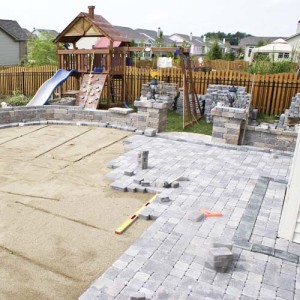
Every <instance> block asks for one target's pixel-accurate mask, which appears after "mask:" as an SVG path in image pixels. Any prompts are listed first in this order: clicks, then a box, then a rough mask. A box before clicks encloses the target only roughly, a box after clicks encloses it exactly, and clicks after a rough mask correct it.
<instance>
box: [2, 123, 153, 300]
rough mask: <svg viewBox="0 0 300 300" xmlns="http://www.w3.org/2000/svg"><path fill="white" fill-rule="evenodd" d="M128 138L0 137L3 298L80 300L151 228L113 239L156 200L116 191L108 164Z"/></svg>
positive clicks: (73, 130) (39, 133)
mask: <svg viewBox="0 0 300 300" xmlns="http://www.w3.org/2000/svg"><path fill="white" fill-rule="evenodd" d="M128 135H129V133H128V132H123V131H116V130H113V129H103V128H91V127H75V126H74V127H72V126H70V127H68V126H29V127H21V128H20V127H18V128H11V129H5V130H1V131H0V182H1V185H0V259H1V265H0V299H77V298H78V296H79V295H81V294H82V293H83V291H84V290H85V289H86V288H87V287H88V286H89V285H90V283H91V282H92V281H93V280H94V279H95V278H97V277H99V275H100V274H101V273H102V272H103V271H104V270H105V269H106V268H107V267H108V266H110V265H111V264H112V263H113V262H114V261H115V260H116V259H117V258H118V257H119V256H120V255H121V254H122V253H123V252H124V251H125V250H126V249H127V248H128V247H129V245H130V244H132V242H133V241H134V240H135V239H136V238H137V237H139V236H140V235H141V233H142V232H143V231H144V230H145V229H146V228H147V227H148V226H149V225H150V223H149V222H146V221H142V220H139V221H138V222H135V224H134V225H133V226H132V227H131V228H130V229H129V230H128V231H127V232H126V233H125V234H123V235H116V234H114V229H115V228H116V227H118V226H119V225H120V224H121V223H122V222H123V221H124V220H125V219H126V218H127V217H129V216H131V215H132V214H133V213H134V212H135V211H136V210H137V209H138V208H140V207H141V206H142V205H143V204H144V203H146V202H147V200H149V199H150V197H151V195H147V194H129V193H120V192H116V191H113V190H111V189H110V188H109V184H110V181H109V180H108V179H106V174H107V172H109V169H108V168H107V167H106V165H107V163H108V162H109V161H110V160H111V159H114V158H115V157H117V156H118V155H119V154H122V153H123V152H124V147H123V140H124V139H125V138H126V137H127V136H128Z"/></svg>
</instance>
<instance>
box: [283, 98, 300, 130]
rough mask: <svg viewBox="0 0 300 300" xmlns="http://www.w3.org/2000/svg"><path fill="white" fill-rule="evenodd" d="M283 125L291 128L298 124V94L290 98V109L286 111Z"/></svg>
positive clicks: (299, 116)
mask: <svg viewBox="0 0 300 300" xmlns="http://www.w3.org/2000/svg"><path fill="white" fill-rule="evenodd" d="M285 116H286V120H285V125H287V126H293V125H296V124H299V123H300V93H298V94H296V96H295V97H293V98H292V102H291V105H290V108H289V109H288V110H287V111H286V114H285Z"/></svg>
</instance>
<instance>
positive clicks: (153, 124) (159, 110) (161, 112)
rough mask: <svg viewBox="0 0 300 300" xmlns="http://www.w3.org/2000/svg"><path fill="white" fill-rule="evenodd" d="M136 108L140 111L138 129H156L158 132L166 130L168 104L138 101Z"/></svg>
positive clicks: (135, 103) (135, 104)
mask: <svg viewBox="0 0 300 300" xmlns="http://www.w3.org/2000/svg"><path fill="white" fill-rule="evenodd" d="M134 106H136V107H137V109H138V117H137V128H138V129H142V130H144V129H146V128H149V127H150V128H154V129H156V131H157V132H161V131H164V130H165V129H166V121H167V106H168V103H167V102H159V101H154V100H136V101H134Z"/></svg>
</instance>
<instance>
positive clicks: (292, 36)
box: [285, 32, 300, 41]
mask: <svg viewBox="0 0 300 300" xmlns="http://www.w3.org/2000/svg"><path fill="white" fill-rule="evenodd" d="M297 36H300V32H298V33H296V34H293V35H291V36H289V37H288V38H286V39H285V40H286V41H289V40H291V39H293V38H295V37H297Z"/></svg>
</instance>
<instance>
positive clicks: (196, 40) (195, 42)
mask: <svg viewBox="0 0 300 300" xmlns="http://www.w3.org/2000/svg"><path fill="white" fill-rule="evenodd" d="M172 35H178V36H180V37H181V38H182V39H183V40H185V41H186V42H188V43H191V44H193V45H195V46H205V45H206V44H205V42H204V41H203V39H202V38H201V37H200V36H195V35H192V40H191V39H190V38H191V37H190V35H188V34H183V33H174V34H172Z"/></svg>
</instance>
